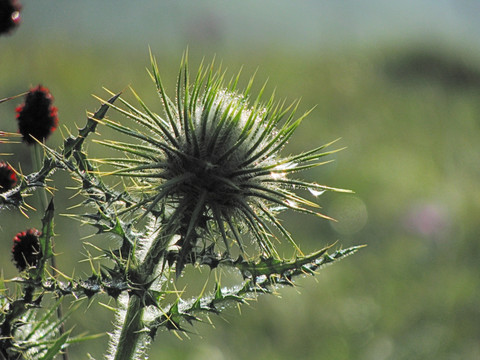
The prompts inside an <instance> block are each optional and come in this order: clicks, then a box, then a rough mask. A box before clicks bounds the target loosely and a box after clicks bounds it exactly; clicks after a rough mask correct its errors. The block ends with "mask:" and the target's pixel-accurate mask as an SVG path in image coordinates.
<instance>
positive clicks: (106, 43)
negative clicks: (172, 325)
mask: <svg viewBox="0 0 480 360" xmlns="http://www.w3.org/2000/svg"><path fill="white" fill-rule="evenodd" d="M38 3H43V4H42V5H39V4H38ZM54 3H55V2H53V1H38V2H37V3H35V2H32V1H30V2H27V1H25V2H24V10H23V16H24V18H23V23H22V24H21V26H20V27H19V29H17V31H16V32H14V33H12V34H11V35H9V36H3V37H1V38H0V98H3V97H7V96H11V95H15V94H18V93H21V92H23V91H25V90H27V89H28V88H29V87H30V86H34V85H37V84H39V83H41V84H43V85H45V86H47V87H48V88H49V89H50V90H51V92H52V94H53V95H54V97H55V105H56V106H57V107H58V113H59V121H60V124H61V125H60V128H59V130H58V131H57V132H56V133H55V134H54V135H53V136H52V138H51V139H50V140H49V145H50V146H52V147H55V146H59V145H60V144H61V141H62V134H61V133H63V134H64V135H68V130H67V129H69V131H72V132H75V127H76V126H83V124H84V121H85V118H86V112H87V111H94V110H95V109H96V108H97V107H98V106H99V103H98V101H97V100H95V99H94V98H93V97H92V96H91V94H96V95H99V96H103V97H106V96H108V95H107V93H106V92H105V91H104V90H103V87H106V88H108V89H110V90H112V91H114V92H118V91H122V90H125V94H126V97H127V98H129V99H132V98H133V97H132V96H131V94H130V93H129V91H128V87H129V86H132V87H133V88H134V89H135V91H136V92H137V93H138V94H139V95H140V96H141V97H142V98H143V99H144V100H145V101H146V102H147V104H149V105H151V108H153V109H154V110H156V111H161V104H160V102H159V100H158V98H157V97H156V94H155V91H154V86H153V84H152V83H151V81H150V79H149V77H148V74H147V72H146V70H145V69H146V67H148V65H149V60H148V49H149V47H150V48H151V49H152V52H153V53H154V54H155V55H156V56H157V60H158V63H159V67H160V71H161V74H162V77H163V79H164V81H165V83H166V86H167V89H168V90H167V91H169V93H170V94H172V96H173V94H174V91H175V87H174V84H175V78H176V74H177V71H178V66H179V63H180V59H181V56H182V52H183V51H184V50H185V49H186V48H187V47H188V48H189V57H190V63H191V65H192V69H193V68H195V67H196V66H197V65H198V64H199V63H200V61H201V60H202V59H203V58H205V60H206V61H210V60H211V59H212V58H213V57H214V56H215V58H216V61H217V62H218V63H220V62H221V63H223V67H224V68H226V69H227V74H229V75H231V76H233V75H235V74H236V73H237V72H238V70H239V69H240V68H241V67H243V70H242V73H243V74H244V76H243V77H242V82H241V84H246V82H247V81H248V79H249V77H250V75H251V74H252V73H254V72H256V86H255V87H254V93H255V91H257V90H258V89H259V88H260V87H261V86H262V85H263V83H264V82H265V81H267V80H268V84H267V93H270V92H272V91H274V90H275V92H276V95H277V97H278V99H284V98H285V99H287V100H288V101H293V100H295V99H301V102H300V106H299V113H301V112H304V111H308V110H309V109H311V108H313V107H314V110H313V111H312V113H311V114H310V115H309V116H308V117H307V119H306V120H305V121H304V123H303V124H302V126H301V127H300V128H299V130H298V133H297V134H296V136H294V138H293V140H292V141H291V142H290V143H289V144H288V145H287V147H286V148H285V149H284V153H285V154H288V153H294V152H298V151H302V150H307V149H310V148H313V147H316V146H318V145H321V144H323V143H327V142H329V141H332V140H335V139H337V138H340V140H338V142H337V143H336V144H335V146H336V147H338V148H341V147H346V149H344V150H342V151H341V152H339V153H337V154H335V155H333V157H332V158H333V159H335V161H334V162H333V163H331V164H328V165H325V166H322V167H320V168H317V169H315V170H312V171H308V172H305V173H301V174H298V176H300V177H302V178H304V179H308V180H312V181H316V182H319V183H323V184H327V185H331V186H335V187H343V188H348V189H352V190H354V192H355V193H354V194H335V193H326V194H324V195H322V196H321V197H319V200H318V201H319V203H320V205H321V206H322V207H323V209H324V212H325V213H326V214H329V215H331V216H333V217H335V218H336V219H337V220H338V222H337V223H332V222H328V221H326V220H319V219H314V218H310V217H308V216H303V215H302V216H299V215H296V214H288V213H285V214H284V215H283V219H284V222H285V223H286V226H287V228H288V229H290V230H291V232H292V234H293V237H294V238H295V239H297V240H298V242H299V243H300V244H301V245H302V248H304V249H305V251H312V250H314V249H318V248H320V247H323V246H326V245H328V244H332V243H334V242H337V246H343V247H348V246H353V245H360V244H366V245H367V247H365V248H363V249H362V250H361V251H359V252H358V253H357V254H355V255H354V256H351V257H349V258H347V259H345V260H343V261H342V262H341V263H339V264H337V265H335V266H332V267H328V268H325V269H323V270H322V271H320V273H319V274H318V276H316V277H305V278H302V279H300V281H299V286H298V287H297V288H295V289H291V288H283V289H280V290H279V292H278V295H279V296H263V297H260V298H259V299H258V301H254V302H251V303H250V304H249V305H248V306H243V307H242V308H241V313H239V311H238V309H236V308H231V309H227V310H226V311H225V312H224V313H223V314H222V316H219V317H212V318H211V320H212V322H213V326H212V325H211V324H209V323H208V322H205V323H201V324H198V326H196V327H189V326H188V325H187V326H186V329H187V330H189V331H191V332H190V333H189V334H188V336H182V339H179V338H178V337H177V336H176V335H175V334H174V333H172V332H168V331H163V332H160V333H159V334H158V335H157V337H156V339H155V342H154V343H153V346H152V351H151V356H150V358H151V359H179V360H183V359H185V360H187V359H191V360H202V359H205V360H206V359H209V360H220V359H233V360H235V359H265V360H266V359H328V360H347V359H352V360H387V359H391V360H399V359H408V360H411V359H419V360H428V359H432V360H453V359H458V360H464V359H467V360H468V359H472V360H473V359H479V358H480V265H479V264H480V262H479V256H480V57H479V53H480V51H479V49H480V47H478V46H477V45H476V44H475V43H474V42H469V40H468V39H467V38H466V37H462V36H459V37H458V38H455V37H454V36H453V35H451V36H450V37H448V36H446V35H445V34H443V33H441V32H439V33H437V35H435V33H433V34H432V32H429V31H428V29H425V31H423V32H422V31H420V30H418V29H417V30H418V32H416V33H413V32H412V33H408V34H406V35H405V34H404V33H401V29H396V28H393V25H392V28H388V24H387V25H385V29H386V30H385V32H386V33H388V36H384V37H381V36H377V37H375V36H374V35H378V34H373V35H371V36H366V35H365V37H362V38H358V37H353V36H351V34H354V33H355V32H354V31H353V30H349V31H344V32H341V31H340V30H339V29H342V21H348V19H345V18H343V17H342V16H340V15H339V16H338V18H334V19H330V20H329V21H330V22H332V23H334V24H335V21H336V23H337V27H332V30H331V31H332V39H331V41H325V42H323V41H319V42H318V43H312V40H311V39H314V38H315V36H316V35H318V38H325V37H328V36H329V34H328V33H327V32H326V30H325V31H323V30H322V29H323V28H321V27H320V28H315V27H312V28H311V29H305V32H304V33H299V34H297V35H298V38H297V37H296V36H295V34H293V35H292V34H291V33H290V32H292V31H293V27H294V25H292V24H286V25H285V29H286V32H288V34H285V36H286V38H285V39H284V41H283V42H282V34H281V33H279V31H280V29H281V28H282V27H281V26H280V25H278V24H277V25H275V26H277V27H275V28H274V30H271V29H270V32H272V31H273V32H274V33H275V34H273V35H272V34H271V33H270V32H269V29H268V26H267V25H268V24H269V22H272V20H271V19H267V17H265V19H263V21H265V24H266V25H265V26H262V23H261V21H262V18H258V17H259V15H258V14H257V15H255V14H254V13H253V10H251V9H249V8H248V6H247V5H248V4H249V3H250V2H247V3H246V4H247V5H244V6H242V5H237V6H238V8H239V9H241V10H242V11H241V12H240V15H241V16H242V17H243V20H244V21H243V22H242V19H241V18H239V17H235V16H234V15H232V13H227V15H225V11H226V10H225V5H217V6H218V7H219V8H220V9H221V10H222V9H223V12H222V11H219V12H217V13H214V15H215V16H213V15H212V16H213V17H211V18H210V17H207V15H208V14H210V12H211V9H214V8H215V2H213V1H208V2H206V3H208V4H209V8H208V9H209V11H210V12H209V11H207V10H203V13H202V17H201V18H200V17H199V18H198V19H200V20H202V21H203V22H202V21H200V20H198V19H197V18H196V17H195V16H194V13H195V11H197V10H198V9H204V8H202V6H201V5H198V4H196V5H195V6H193V5H192V6H193V10H192V9H190V10H189V11H190V12H189V13H188V14H189V15H188V16H187V15H184V14H181V11H183V10H182V9H184V8H185V9H188V4H187V3H186V2H180V3H181V4H183V5H178V4H177V5H176V6H174V5H172V4H173V2H172V3H169V2H165V3H162V2H160V3H159V4H161V5H158V7H159V8H160V7H162V6H163V8H162V9H164V10H165V11H166V12H167V13H162V14H161V15H162V17H159V18H158V22H157V20H156V19H155V18H154V17H153V16H152V15H151V12H152V11H159V10H158V8H157V7H156V6H157V5H155V2H145V4H144V5H140V4H141V3H142V2H138V6H139V7H142V6H145V8H144V9H143V13H144V14H145V18H144V20H143V21H142V22H141V23H139V24H138V27H139V29H138V32H135V27H136V26H137V25H136V24H135V22H136V21H141V19H142V17H137V16H136V17H133V18H132V19H130V18H129V17H128V13H127V11H130V8H126V9H125V10H124V12H122V11H119V9H120V10H121V7H122V6H124V5H125V4H126V2H124V1H119V2H118V3H116V4H114V3H115V2H112V1H105V2H102V3H110V6H111V7H115V9H116V11H113V10H112V12H110V11H109V10H108V9H109V8H108V7H107V6H106V5H105V4H103V5H99V9H97V8H95V6H94V5H93V3H92V2H89V1H87V2H86V3H85V4H88V5H90V6H91V8H90V9H84V8H83V7H82V6H81V5H76V9H80V8H82V11H84V14H83V15H82V16H84V17H85V19H84V22H81V21H79V22H78V23H73V24H71V23H70V24H69V20H68V19H69V17H68V16H67V15H68V14H70V13H68V12H66V13H63V14H62V13H60V14H57V13H55V4H54ZM79 3H81V2H79ZM266 3H267V4H268V5H269V6H270V5H271V6H272V8H271V9H267V10H265V13H264V14H266V15H268V14H271V16H272V17H275V16H278V18H279V19H280V20H279V21H285V19H288V18H289V14H288V11H291V8H290V7H288V8H286V9H284V11H282V9H281V6H282V5H281V4H284V2H280V5H276V6H274V3H272V2H266ZM300 3H301V4H303V5H304V6H311V7H312V11H317V10H318V9H317V8H316V7H315V6H314V5H312V4H313V2H309V1H301V2H300ZM345 3H346V4H347V5H348V2H345ZM370 3H373V4H375V3H376V2H375V1H371V2H370ZM467 3H468V2H467ZM146 4H148V6H147V5H146ZM165 4H170V5H171V7H168V6H166V5H165ZM347 5H345V6H347ZM84 6H87V5H84ZM125 6H126V5H125ZM182 6H183V8H182ZM252 6H253V5H252ZM285 6H286V5H285ZM374 10H375V7H370V8H369V10H368V11H369V12H367V13H368V14H369V16H371V17H372V18H375V11H374ZM65 11H66V10H65ZM69 11H73V10H72V9H70V10H69ZM168 11H171V13H168ZM184 11H187V10H184ZM250 11H252V12H250ZM302 11H303V12H302V14H303V13H307V12H308V11H307V10H305V9H304V10H302ZM392 11H393V10H392ZM99 12H100V13H99ZM433 13H434V12H433ZM89 14H91V18H89V16H90V15H89ZM169 14H171V16H169ZM279 14H280V15H281V16H280V15H279ZM434 14H435V13H434ZM62 15H63V16H62ZM240 15H239V16H240ZM266 15H265V16H266ZM294 15H295V13H294V12H293V13H292V14H291V16H292V17H293V16H294ZM320 15H321V13H319V21H320V20H322V19H323V17H322V16H323V15H322V16H320ZM337 15H338V14H337ZM424 15H425V16H426V18H428V19H431V18H430V17H428V12H427V13H425V14H424ZM228 16H230V17H228ZM249 16H251V17H249ZM350 16H353V15H351V14H350ZM175 17H178V22H177V21H176V18H175ZM205 18H206V19H207V20H205ZM76 19H78V17H77V18H76ZM101 19H103V21H105V24H102V23H101V21H102V20H101ZM194 19H196V20H198V21H197V22H193V20H194ZM249 19H250V20H252V21H255V23H256V25H255V26H254V29H253V30H254V31H256V33H255V34H250V35H248V34H247V35H248V36H247V35H245V34H243V33H242V32H247V31H251V30H252V29H251V27H252V26H253V25H252V26H250V25H249V23H248V21H249ZM335 19H336V20H335ZM234 20H235V21H236V22H234ZM294 20H295V21H296V22H295V24H297V26H302V19H301V18H300V19H294ZM163 21H165V22H163ZM292 21H293V20H292ZM441 21H442V20H441V19H440V18H439V19H438V21H437V22H441ZM99 22H100V23H99ZM230 22H234V24H233V25H235V26H233V25H231V24H230ZM258 22H260V24H257V23H258ZM431 22H432V23H434V22H435V18H433V19H431ZM211 24H223V25H222V26H223V28H222V27H219V28H218V27H217V28H216V27H214V26H213V25H212V26H209V25H211ZM275 24H276V23H275ZM230 25H231V26H230ZM348 25H349V24H345V27H347V28H348ZM440 25H441V24H440ZM447 25H448V23H447V24H446V25H445V26H447ZM450 25H451V24H450ZM218 26H220V25H218ZM272 26H274V25H272ZM332 26H333V25H332ZM379 26H380V25H379ZM89 27H90V28H93V30H91V31H90V32H87V31H86V30H85V29H83V28H89ZM125 27H127V28H128V29H127V30H128V31H127V30H125ZM117 28H118V29H119V31H118V34H117V33H116V29H117ZM438 28H439V29H441V26H439V27H438ZM76 29H77V30H78V37H77V30H76ZM102 29H105V32H106V33H102ZM147 29H148V30H147ZM222 29H223V30H222ZM335 29H337V30H335ZM387 30H388V31H387ZM222 31H224V32H222ZM335 31H337V32H338V33H335ZM471 31H473V34H472V33H470V35H472V38H475V36H474V35H475V34H476V35H478V32H474V29H471ZM95 32H97V33H98V36H97V35H96V34H95ZM316 32H318V34H316ZM372 32H373V31H372ZM155 34H157V36H158V41H157V40H156V38H155ZM302 34H303V35H305V34H309V36H310V37H309V38H306V40H305V39H304V40H305V41H301V39H300V37H301V36H302ZM274 35H276V36H274ZM287 35H288V36H287ZM297 40H298V41H297ZM309 41H310V43H309ZM132 101H133V100H132ZM19 102H20V100H18V101H17V100H15V101H10V102H6V103H3V104H1V105H0V129H1V130H6V131H12V132H15V131H16V124H15V115H14V109H15V106H16V105H18V104H19ZM116 116H117V118H118V119H119V120H121V118H119V117H118V115H116ZM108 135H109V134H108V132H107V131H106V130H105V129H100V130H99V134H98V135H97V138H99V137H100V138H101V137H103V136H105V137H106V136H108ZM88 151H89V153H90V154H91V155H92V156H101V155H102V153H101V149H100V148H98V147H96V146H95V145H94V144H92V145H90V146H89V147H88ZM4 152H10V153H13V154H14V155H10V156H3V157H2V159H5V160H8V161H10V162H11V163H12V164H13V165H14V166H15V167H17V168H18V164H19V163H20V164H21V167H22V169H23V171H24V172H25V173H28V171H30V170H31V161H30V152H29V149H27V148H26V147H24V146H23V145H20V144H13V145H6V144H0V153H4ZM54 178H55V180H56V181H57V182H56V183H55V186H56V188H57V189H58V191H56V193H55V201H56V207H57V213H59V214H60V213H69V212H75V211H77V210H75V209H71V210H70V209H69V208H70V207H71V206H73V205H75V204H76V203H78V201H79V198H78V197H77V198H71V196H73V195H74V193H75V191H74V190H69V186H71V185H72V183H70V182H69V181H68V178H65V177H64V176H63V175H62V174H61V173H57V174H55V176H54ZM32 203H34V200H33V198H32ZM28 215H29V217H30V218H29V219H26V218H25V217H24V216H22V215H20V214H19V213H18V212H16V211H14V210H10V211H3V212H2V213H0V240H1V241H0V263H1V268H2V271H3V276H4V277H5V278H7V279H8V278H11V277H14V276H15V275H16V272H15V268H14V266H13V265H12V264H11V262H10V248H11V240H12V238H13V236H14V235H15V234H16V233H17V232H19V231H22V230H25V229H26V228H28V227H39V226H40V220H39V215H38V214H36V213H35V212H33V211H30V212H29V213H28ZM55 221H56V233H57V235H58V236H57V237H56V240H55V241H56V251H57V253H58V254H59V255H58V258H57V262H58V266H59V268H60V269H62V271H65V273H67V274H72V273H75V274H76V275H78V276H83V275H88V274H89V271H90V270H89V264H86V263H80V262H79V260H80V259H82V257H83V256H82V253H85V252H86V250H85V248H84V245H83V241H82V239H83V238H84V237H86V236H88V235H89V234H91V233H92V232H93V230H92V229H88V228H86V227H81V226H79V224H78V223H77V222H75V221H73V220H71V219H69V218H67V217H61V216H57V218H56V220H55ZM85 241H91V242H93V243H95V244H97V245H101V244H103V243H102V241H103V242H106V243H108V242H109V241H112V239H109V238H100V239H96V238H88V239H87V240H85ZM98 300H99V301H100V302H102V303H105V304H108V303H109V302H110V303H111V301H112V300H109V299H108V298H107V297H100V298H99V299H98ZM112 319H113V316H112V314H111V312H110V311H109V310H107V309H105V307H102V306H100V305H99V304H98V303H97V300H96V299H94V300H93V301H92V303H91V304H89V303H88V302H87V301H85V302H84V303H83V304H82V305H81V306H80V309H79V310H78V311H77V313H76V315H75V316H74V318H72V319H71V321H70V325H74V327H75V329H74V331H75V332H76V333H81V332H84V331H87V332H88V333H90V334H95V333H99V332H103V331H108V330H109V329H110V328H111V327H110V325H111V322H112ZM106 341H107V338H106V337H103V338H100V339H97V340H93V341H91V342H88V343H84V344H79V345H76V346H73V347H72V348H71V350H70V358H71V359H72V360H77V359H86V355H85V354H86V352H89V353H90V354H91V355H92V356H93V357H95V358H96V359H100V358H101V354H102V353H103V351H104V349H105V345H106Z"/></svg>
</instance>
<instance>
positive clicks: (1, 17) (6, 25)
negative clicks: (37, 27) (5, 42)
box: [0, 0, 22, 35]
mask: <svg viewBox="0 0 480 360" xmlns="http://www.w3.org/2000/svg"><path fill="white" fill-rule="evenodd" d="M21 8H22V6H21V5H20V4H19V3H18V1H17V0H0V35H1V34H5V33H9V32H10V31H11V30H12V29H13V28H15V26H17V25H18V24H19V23H20V10H21Z"/></svg>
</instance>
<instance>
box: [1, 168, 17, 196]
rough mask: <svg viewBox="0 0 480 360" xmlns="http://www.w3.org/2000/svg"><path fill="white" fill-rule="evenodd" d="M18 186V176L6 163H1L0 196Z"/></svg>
mask: <svg viewBox="0 0 480 360" xmlns="http://www.w3.org/2000/svg"><path fill="white" fill-rule="evenodd" d="M15 185H17V174H15V171H14V170H13V168H12V167H11V166H10V165H9V164H7V163H6V162H4V161H0V194H1V193H4V192H7V191H9V190H11V189H13V188H14V187H15Z"/></svg>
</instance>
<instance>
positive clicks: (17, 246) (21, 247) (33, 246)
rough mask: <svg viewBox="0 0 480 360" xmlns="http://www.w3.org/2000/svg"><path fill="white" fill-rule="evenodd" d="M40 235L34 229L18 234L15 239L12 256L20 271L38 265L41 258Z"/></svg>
mask: <svg viewBox="0 0 480 360" xmlns="http://www.w3.org/2000/svg"><path fill="white" fill-rule="evenodd" d="M40 235H41V233H40V231H38V230H37V229H33V228H32V229H28V230H26V231H22V232H20V233H18V234H17V235H15V237H14V238H13V247H12V256H13V261H14V263H15V266H16V267H17V269H18V270H19V271H23V270H25V269H26V268H27V267H29V266H36V265H37V263H38V260H39V258H40V242H39V237H40Z"/></svg>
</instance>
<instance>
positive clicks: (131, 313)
mask: <svg viewBox="0 0 480 360" xmlns="http://www.w3.org/2000/svg"><path fill="white" fill-rule="evenodd" d="M172 218H175V213H174V214H173V215H172V217H171V218H170V219H171V220H172ZM173 228H174V222H173V221H168V223H167V224H166V225H165V226H164V227H163V229H162V231H160V233H159V234H158V236H157V237H156V238H155V240H154V241H153V243H152V245H151V246H150V249H149V250H148V252H147V254H146V255H145V258H144V259H143V261H142V262H141V263H140V264H139V265H138V266H136V267H135V268H134V269H132V271H131V273H132V274H134V275H133V277H134V278H135V279H134V281H135V282H137V283H138V284H139V285H141V286H142V285H143V286H145V285H147V284H150V282H149V280H150V277H151V275H152V274H154V273H155V270H156V268H157V265H158V264H159V262H160V261H159V260H160V259H161V258H162V257H163V255H164V252H165V249H166V244H168V241H167V240H169V238H170V236H171V235H172V234H173V232H172V229H173ZM145 290H148V289H145ZM144 302H145V299H142V298H140V297H139V296H138V295H137V294H130V298H129V300H128V305H127V311H126V314H125V319H124V321H123V323H122V324H121V331H120V336H119V338H118V339H115V340H112V341H114V342H116V344H115V346H114V348H115V349H116V350H115V357H114V359H115V360H131V359H133V356H134V355H135V352H136V350H137V348H138V345H139V341H140V336H142V333H141V331H142V328H143V321H142V318H143V312H144V308H145V303H144Z"/></svg>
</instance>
